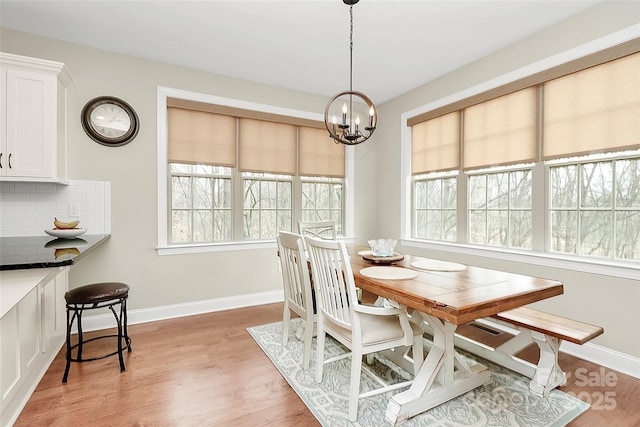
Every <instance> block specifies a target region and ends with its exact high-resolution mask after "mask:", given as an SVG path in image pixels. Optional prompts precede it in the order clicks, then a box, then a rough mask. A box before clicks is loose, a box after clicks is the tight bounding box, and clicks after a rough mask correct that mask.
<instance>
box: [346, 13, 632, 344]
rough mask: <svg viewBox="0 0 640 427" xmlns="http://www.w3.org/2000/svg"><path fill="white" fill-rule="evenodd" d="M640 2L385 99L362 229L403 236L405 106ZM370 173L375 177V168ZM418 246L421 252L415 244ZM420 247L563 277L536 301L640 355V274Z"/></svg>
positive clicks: (579, 36)
mask: <svg viewBox="0 0 640 427" xmlns="http://www.w3.org/2000/svg"><path fill="white" fill-rule="evenodd" d="M639 9H640V7H639V6H638V4H637V3H632V2H605V3H604V4H601V5H598V6H596V7H594V8H592V9H589V10H587V11H585V12H584V13H582V14H580V15H578V16H576V17H574V18H571V19H569V20H567V21H565V22H563V23H561V24H558V25H555V26H553V27H550V28H548V29H547V30H545V31H542V32H541V33H538V34H536V35H534V36H532V37H530V38H528V39H526V40H524V41H522V42H519V43H517V44H515V45H513V46H510V47H507V48H505V49H503V50H501V51H498V52H496V53H494V54H492V55H490V56H488V57H485V58H483V59H481V60H479V61H477V62H474V63H472V64H469V65H467V66H465V67H463V68H460V69H458V70H456V71H455V72H452V73H449V74H447V75H445V76H443V77H441V78H439V79H437V80H434V81H432V82H430V83H428V84H426V85H424V86H421V87H419V88H416V89H415V90H412V91H410V92H408V93H406V94H404V95H402V96H400V97H397V98H395V99H393V100H391V101H390V102H387V103H385V104H383V105H381V106H379V115H380V117H382V119H381V125H380V126H379V128H378V130H377V131H376V134H375V136H374V138H376V140H375V141H374V143H375V144H377V152H376V155H377V168H375V167H372V166H370V167H368V170H370V171H373V170H375V169H377V170H378V171H384V172H385V173H384V180H382V179H378V180H377V181H375V182H376V184H377V189H379V191H378V192H377V200H376V201H375V205H376V206H378V207H379V213H378V216H377V219H376V222H375V224H371V225H370V227H368V228H367V229H364V230H360V232H359V233H358V235H359V236H366V235H372V234H376V235H380V236H400V233H401V230H400V221H399V218H400V191H399V190H398V189H399V188H400V184H401V173H400V138H399V135H400V124H401V120H400V117H401V114H402V113H404V112H407V111H410V110H413V109H415V108H418V107H420V106H422V105H426V104H429V103H431V102H435V101H437V100H438V99H441V98H444V97H446V96H448V95H452V94H455V93H457V92H460V91H462V90H464V89H467V88H469V87H472V86H474V85H478V84H480V83H482V82H485V81H488V80H491V79H494V78H496V77H498V76H501V75H504V74H507V73H509V72H511V71H513V70H517V69H519V68H521V67H525V66H527V65H530V64H532V63H534V62H537V61H540V60H542V59H545V58H547V57H550V56H552V55H555V54H558V53H560V52H563V51H565V50H568V49H571V48H574V47H576V46H579V45H582V44H584V43H587V42H590V41H592V40H595V39H598V38H600V37H603V36H605V35H607V34H611V33H613V32H616V31H618V30H621V29H623V28H626V27H629V26H631V25H634V24H638V22H640V10H639ZM427 60H428V59H427ZM382 120H384V122H383V124H382ZM369 179H371V180H373V179H374V174H373V173H371V175H370V177H369ZM362 181H363V182H367V181H368V179H367V178H366V177H364V178H362ZM357 188H358V191H363V192H366V190H365V189H363V188H362V186H360V185H358V187H357ZM357 207H360V205H357ZM412 251H413V252H416V253H418V252H419V250H417V249H415V248H412ZM422 254H423V255H425V256H432V257H436V258H438V257H439V258H442V259H448V260H451V261H458V262H465V263H468V264H472V265H479V266H485V267H489V268H495V269H501V270H505V271H512V272H516V273H523V274H532V275H536V276H540V277H548V278H552V279H558V280H561V281H563V283H564V285H565V294H564V295H563V296H561V297H556V298H552V299H550V300H547V301H544V302H540V303H538V308H540V309H542V310H546V311H549V312H554V313H557V314H563V315H565V316H567V317H571V318H574V319H577V320H582V321H585V322H590V323H595V324H598V325H600V326H603V327H604V328H605V334H604V335H602V336H601V337H598V338H596V339H595V340H594V341H593V343H595V344H598V345H601V346H604V347H607V348H610V349H614V350H617V351H619V352H622V353H626V354H629V355H632V356H635V357H640V333H639V332H638V331H640V277H639V278H638V279H639V280H631V279H622V278H616V277H610V276H606V275H598V274H588V273H584V272H579V271H571V270H563V269H558V268H549V267H541V266H535V265H531V264H522V263H516V262H509V261H503V260H499V259H496V258H494V257H493V256H494V255H488V256H487V257H478V256H468V255H466V256H462V255H459V254H452V253H451V252H437V251H428V250H423V251H422Z"/></svg>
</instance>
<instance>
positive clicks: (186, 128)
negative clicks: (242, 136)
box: [167, 107, 236, 167]
mask: <svg viewBox="0 0 640 427" xmlns="http://www.w3.org/2000/svg"><path fill="white" fill-rule="evenodd" d="M167 116H168V145H169V147H168V160H169V162H173V163H191V164H195V163H199V164H209V165H216V166H229V167H235V166H236V119H235V118H234V117H230V116H226V115H221V114H213V113H207V112H201V111H192V110H185V109H182V108H174V107H168V108H167Z"/></svg>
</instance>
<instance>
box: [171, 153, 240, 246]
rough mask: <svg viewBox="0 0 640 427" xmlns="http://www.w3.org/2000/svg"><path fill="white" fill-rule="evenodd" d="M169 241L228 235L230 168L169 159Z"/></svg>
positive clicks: (216, 238)
mask: <svg viewBox="0 0 640 427" xmlns="http://www.w3.org/2000/svg"><path fill="white" fill-rule="evenodd" d="M169 170H170V171H171V241H172V243H177V244H178V243H202V242H212V241H221V240H230V239H231V168H227V167H221V166H209V165H188V164H181V163H171V164H170V166H169Z"/></svg>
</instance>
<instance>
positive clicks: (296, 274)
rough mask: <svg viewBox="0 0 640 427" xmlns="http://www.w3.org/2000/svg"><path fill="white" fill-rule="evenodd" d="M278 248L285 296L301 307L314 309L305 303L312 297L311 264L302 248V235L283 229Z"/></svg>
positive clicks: (279, 235)
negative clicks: (309, 264)
mask: <svg viewBox="0 0 640 427" xmlns="http://www.w3.org/2000/svg"><path fill="white" fill-rule="evenodd" d="M278 248H279V252H280V265H281V268H282V279H283V282H284V293H285V298H286V299H287V300H288V301H289V303H290V304H293V305H294V306H295V307H297V308H299V309H302V310H309V309H312V308H309V307H307V304H305V301H311V300H312V299H311V283H310V279H309V266H308V261H307V256H306V255H305V252H304V249H303V248H302V236H300V235H298V234H294V233H288V232H284V231H281V232H279V233H278ZM307 293H308V295H307Z"/></svg>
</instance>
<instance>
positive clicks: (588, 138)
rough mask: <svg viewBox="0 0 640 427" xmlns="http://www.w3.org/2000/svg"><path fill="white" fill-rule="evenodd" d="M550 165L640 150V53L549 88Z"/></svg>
mask: <svg viewBox="0 0 640 427" xmlns="http://www.w3.org/2000/svg"><path fill="white" fill-rule="evenodd" d="M543 105H544V117H543V157H544V159H545V160H547V159H553V158H558V157H568V156H576V155H583V154H588V153H591V152H597V151H604V152H611V151H619V150H626V149H633V148H639V147H640V53H636V54H633V55H629V56H625V57H623V58H620V59H617V60H615V61H610V62H607V63H604V64H601V65H598V66H595V67H591V68H588V69H586V70H582V71H579V72H576V73H573V74H570V75H567V76H565V77H562V78H558V79H556V80H553V81H550V82H547V83H545V85H544V102H543Z"/></svg>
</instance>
